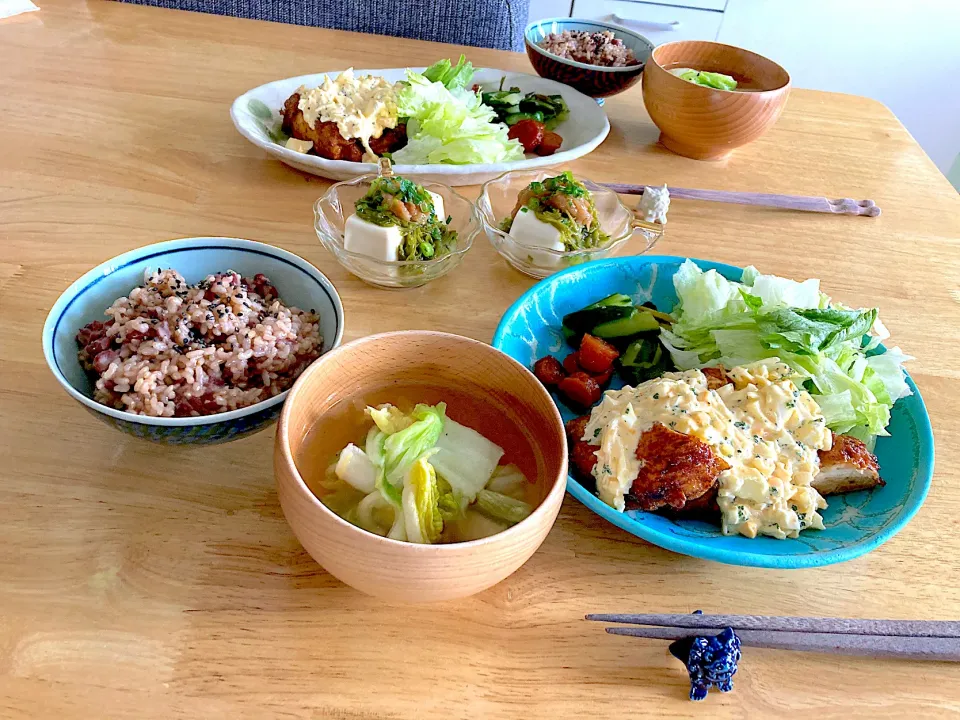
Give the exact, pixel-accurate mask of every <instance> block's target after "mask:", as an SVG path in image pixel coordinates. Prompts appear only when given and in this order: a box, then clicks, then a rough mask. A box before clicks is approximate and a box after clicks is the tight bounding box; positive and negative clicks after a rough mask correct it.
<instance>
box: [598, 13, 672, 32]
mask: <svg viewBox="0 0 960 720" xmlns="http://www.w3.org/2000/svg"><path fill="white" fill-rule="evenodd" d="M608 19H609V20H610V21H611V22H615V23H617V24H619V25H623V26H624V27H628V28H636V29H637V30H663V31H673V30H676V29H677V28H678V27H680V21H679V20H674V21H673V22H665V23H659V22H649V21H647V20H634V19H633V18H623V17H620V16H619V15H617V14H616V13H611V14H610V15H609V16H608Z"/></svg>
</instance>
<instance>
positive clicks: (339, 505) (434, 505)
mask: <svg viewBox="0 0 960 720" xmlns="http://www.w3.org/2000/svg"><path fill="white" fill-rule="evenodd" d="M366 415H367V416H368V417H369V418H370V419H371V420H372V421H373V426H372V427H370V428H369V429H367V430H366V439H365V441H363V442H362V443H361V444H362V445H363V448H361V447H359V446H358V445H355V444H353V443H348V444H347V446H346V447H344V448H343V449H342V450H341V451H340V453H339V454H338V456H337V461H336V463H335V464H333V465H331V466H330V467H329V469H328V470H327V476H326V477H325V478H324V479H323V480H321V481H319V482H317V483H316V484H315V485H314V486H315V487H316V488H317V494H318V497H319V498H320V500H321V501H322V502H323V503H324V504H325V505H326V506H327V507H329V508H330V509H331V510H333V511H334V512H336V513H337V514H338V515H340V517H342V518H343V519H345V520H347V521H348V522H351V523H353V524H355V525H357V526H359V527H361V528H363V529H364V530H367V531H368V532H372V533H376V534H377V535H381V536H385V537H388V538H391V539H394V540H404V541H408V542H415V543H430V544H432V543H442V542H457V541H463V540H472V539H476V538H479V537H484V536H486V535H489V534H492V533H494V532H499V531H501V530H505V529H506V528H508V527H510V526H511V525H514V524H516V523H518V522H520V521H521V520H523V519H524V518H526V517H527V516H528V515H529V514H530V513H531V512H532V511H533V508H534V504H532V503H531V502H530V500H531V499H532V498H531V496H530V493H531V489H532V488H533V487H534V486H533V485H531V484H530V483H529V482H528V481H527V478H526V477H525V476H524V474H523V472H522V471H521V470H520V468H519V467H517V466H516V465H513V464H509V465H500V464H499V463H500V460H501V458H502V457H503V454H504V450H503V448H501V447H500V446H499V445H497V444H496V443H494V442H492V441H491V440H489V439H487V438H486V437H484V436H483V435H481V434H480V433H479V432H477V431H476V430H474V429H472V428H469V427H467V426H465V425H461V424H460V423H457V422H455V421H453V420H451V419H450V418H449V417H447V414H446V405H445V404H444V403H442V402H441V403H437V404H436V405H433V406H431V405H426V404H422V403H421V404H418V405H416V406H415V407H414V408H413V410H411V411H409V412H404V411H402V410H400V409H399V408H398V407H396V406H394V405H389V404H386V405H380V406H379V407H368V408H367V409H366Z"/></svg>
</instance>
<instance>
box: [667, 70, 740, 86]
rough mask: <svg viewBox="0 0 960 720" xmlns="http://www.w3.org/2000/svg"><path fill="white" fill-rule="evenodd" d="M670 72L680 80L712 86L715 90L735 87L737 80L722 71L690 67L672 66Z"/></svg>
mask: <svg viewBox="0 0 960 720" xmlns="http://www.w3.org/2000/svg"><path fill="white" fill-rule="evenodd" d="M670 72H672V73H673V74H674V75H676V76H677V77H678V78H680V79H681V80H686V81H687V82H692V83H693V84H694V85H703V86H704V87H710V88H714V89H715V90H736V89H737V81H736V80H734V79H733V77H731V76H730V75H724V74H723V73H716V72H707V71H706V70H693V69H692V68H674V69H673V70H671V71H670Z"/></svg>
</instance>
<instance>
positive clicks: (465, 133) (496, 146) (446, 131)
mask: <svg viewBox="0 0 960 720" xmlns="http://www.w3.org/2000/svg"><path fill="white" fill-rule="evenodd" d="M442 62H443V61H441V63H442ZM447 63H448V64H449V61H447ZM435 68H437V65H434V66H433V67H431V68H430V69H429V70H428V71H427V72H429V73H430V76H429V77H428V76H426V75H421V74H420V73H416V72H413V71H412V70H407V80H406V82H405V83H404V84H402V86H401V88H400V89H399V90H398V92H397V109H398V113H399V115H400V117H402V118H406V119H407V120H406V122H407V144H406V146H405V147H403V148H401V149H400V150H397V151H396V152H395V153H393V161H394V162H395V163H398V164H423V163H452V164H467V163H495V162H509V161H511V160H522V159H523V146H522V145H521V144H520V143H519V142H518V141H517V140H514V139H511V138H509V137H507V132H508V128H507V127H506V125H503V124H501V123H499V122H497V121H496V112H495V111H494V110H493V109H492V108H490V107H488V106H487V105H484V104H483V103H482V102H481V100H480V95H479V93H475V92H473V91H472V90H470V89H468V88H466V87H465V85H466V84H467V82H469V79H468V80H467V82H465V83H464V84H463V85H460V84H459V82H460V81H461V79H462V78H464V77H466V74H467V73H466V72H465V68H466V65H463V66H461V65H460V64H459V63H458V65H457V68H460V69H459V70H457V68H450V69H449V70H444V69H443V68H442V67H441V68H439V69H437V70H434V69H435ZM452 73H456V74H455V75H452ZM448 75H450V78H449V79H448V78H447V76H448ZM431 77H438V78H440V77H442V78H443V81H446V82H449V83H451V85H445V84H444V82H443V81H433V80H431ZM471 77H472V74H471Z"/></svg>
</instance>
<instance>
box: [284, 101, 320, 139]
mask: <svg viewBox="0 0 960 720" xmlns="http://www.w3.org/2000/svg"><path fill="white" fill-rule="evenodd" d="M281 112H282V113H283V123H282V125H281V127H282V128H283V131H284V132H285V133H286V134H287V135H289V136H290V137H295V138H296V139H297V140H309V141H310V142H313V143H315V142H316V141H317V131H316V130H315V129H314V128H313V127H312V126H311V125H310V124H309V123H308V122H307V121H306V119H305V118H304V117H303V112H302V111H301V110H300V93H294V94H293V95H291V96H290V97H288V98H287V101H286V102H285V103H283V110H282V111H281Z"/></svg>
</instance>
